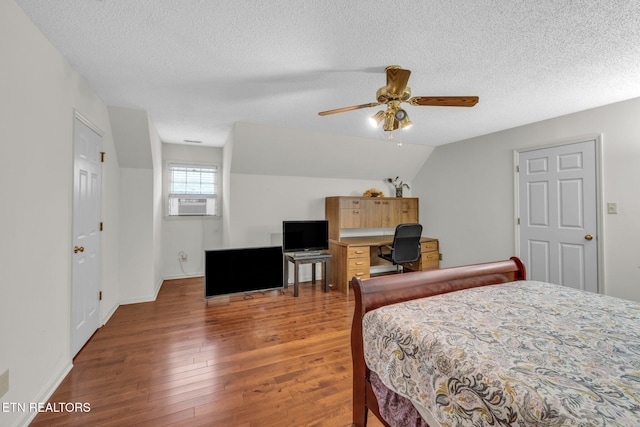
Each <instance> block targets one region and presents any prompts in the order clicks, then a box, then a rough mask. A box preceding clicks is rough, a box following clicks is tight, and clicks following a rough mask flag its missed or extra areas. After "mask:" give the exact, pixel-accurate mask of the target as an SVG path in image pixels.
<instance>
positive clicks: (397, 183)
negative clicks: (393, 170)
mask: <svg viewBox="0 0 640 427" xmlns="http://www.w3.org/2000/svg"><path fill="white" fill-rule="evenodd" d="M399 178H400V177H398V176H396V177H395V178H387V181H388V182H389V183H390V184H391V185H393V186H394V187H395V189H396V197H402V190H403V189H404V187H407V189H411V187H409V184H405V183H404V182H403V181H398V179H399Z"/></svg>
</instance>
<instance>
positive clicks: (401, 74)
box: [318, 65, 479, 132]
mask: <svg viewBox="0 0 640 427" xmlns="http://www.w3.org/2000/svg"><path fill="white" fill-rule="evenodd" d="M385 72H386V74H387V85H386V86H382V87H381V88H380V89H378V91H377V92H376V99H377V100H378V102H371V103H369V104H361V105H353V106H351V107H343V108H336V109H335V110H328V111H321V112H319V113H318V115H320V116H328V115H329V114H336V113H344V112H345V111H352V110H359V109H360V108H369V107H376V106H378V105H383V104H386V106H387V109H386V111H385V110H380V111H378V112H377V113H376V114H374V115H373V116H371V120H372V122H373V124H374V125H376V126H377V125H379V124H380V122H383V121H384V123H383V125H382V128H383V129H384V130H385V131H387V132H391V131H393V130H396V129H398V127H401V128H403V129H404V128H407V127H409V126H411V125H412V123H411V120H409V115H408V114H407V112H406V111H405V110H404V109H403V108H402V107H401V106H400V104H401V103H403V102H407V103H409V104H411V105H422V106H436V107H473V106H474V105H476V104H477V103H478V100H479V98H478V97H477V96H414V97H413V98H411V88H410V87H409V86H407V83H408V82H409V76H410V75H411V70H405V69H402V68H400V66H399V65H390V66H388V67H387V68H385Z"/></svg>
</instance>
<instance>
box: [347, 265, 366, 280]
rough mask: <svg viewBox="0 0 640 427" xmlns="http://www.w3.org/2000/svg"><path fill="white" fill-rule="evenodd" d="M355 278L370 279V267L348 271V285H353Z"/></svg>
mask: <svg viewBox="0 0 640 427" xmlns="http://www.w3.org/2000/svg"><path fill="white" fill-rule="evenodd" d="M353 276H356V277H359V278H360V279H368V278H369V276H370V274H369V267H367V268H356V269H349V270H348V271H347V283H351V279H353Z"/></svg>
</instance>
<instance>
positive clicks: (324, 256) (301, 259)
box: [282, 251, 331, 297]
mask: <svg viewBox="0 0 640 427" xmlns="http://www.w3.org/2000/svg"><path fill="white" fill-rule="evenodd" d="M329 258H331V254H330V253H324V252H317V253H313V252H312V251H309V252H289V253H284V254H283V263H284V266H283V271H284V278H283V281H282V285H283V286H284V287H285V288H288V287H289V263H290V262H291V263H293V266H294V276H293V277H294V279H293V296H294V297H297V296H298V294H299V288H300V282H299V277H298V275H299V273H298V271H299V269H300V264H313V266H312V267H311V283H314V284H315V283H316V266H315V264H316V263H318V262H321V263H323V264H324V272H323V273H322V276H323V278H324V291H325V292H329Z"/></svg>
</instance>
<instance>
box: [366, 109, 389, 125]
mask: <svg viewBox="0 0 640 427" xmlns="http://www.w3.org/2000/svg"><path fill="white" fill-rule="evenodd" d="M384 116H385V114H384V110H380V111H378V112H377V113H375V114H374V115H373V116H371V117H369V122H370V123H371V126H373V127H376V126H378V125H379V124H380V122H381V121H382V120H384Z"/></svg>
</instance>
